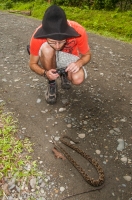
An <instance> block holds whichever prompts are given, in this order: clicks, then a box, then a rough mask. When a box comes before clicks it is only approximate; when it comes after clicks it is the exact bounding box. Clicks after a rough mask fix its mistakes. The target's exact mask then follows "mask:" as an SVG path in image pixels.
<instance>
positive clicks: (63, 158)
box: [52, 147, 66, 160]
mask: <svg viewBox="0 0 132 200" xmlns="http://www.w3.org/2000/svg"><path fill="white" fill-rule="evenodd" d="M52 151H53V153H54V155H55V157H56V158H61V159H62V160H65V159H66V158H65V156H64V155H63V154H62V153H60V152H59V151H58V150H57V149H56V148H55V147H54V148H53V149H52Z"/></svg>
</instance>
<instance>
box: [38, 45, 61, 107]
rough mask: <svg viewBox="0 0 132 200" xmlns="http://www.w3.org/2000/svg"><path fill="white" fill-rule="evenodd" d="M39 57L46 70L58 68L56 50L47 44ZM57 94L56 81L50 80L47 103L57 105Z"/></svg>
mask: <svg viewBox="0 0 132 200" xmlns="http://www.w3.org/2000/svg"><path fill="white" fill-rule="evenodd" d="M39 56H40V62H41V65H42V67H43V68H44V69H45V70H50V69H55V68H56V56H55V50H54V49H53V48H51V47H50V45H49V44H48V43H47V42H46V43H44V44H43V45H42V46H41V48H40V51H39ZM56 92H57V91H56V82H55V80H48V87H47V90H46V93H45V99H46V102H47V103H49V104H54V103H56V100H57V95H56Z"/></svg>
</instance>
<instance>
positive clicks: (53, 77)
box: [46, 69, 59, 81]
mask: <svg viewBox="0 0 132 200" xmlns="http://www.w3.org/2000/svg"><path fill="white" fill-rule="evenodd" d="M46 76H47V78H48V79H49V80H50V81H52V80H56V79H57V78H58V77H59V74H58V73H56V69H50V70H48V71H47V72H46Z"/></svg>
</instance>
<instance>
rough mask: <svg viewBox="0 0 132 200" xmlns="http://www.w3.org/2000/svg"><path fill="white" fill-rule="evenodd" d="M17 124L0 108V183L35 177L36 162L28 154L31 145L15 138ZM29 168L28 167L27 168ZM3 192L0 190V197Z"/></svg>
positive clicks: (11, 116) (30, 150)
mask: <svg viewBox="0 0 132 200" xmlns="http://www.w3.org/2000/svg"><path fill="white" fill-rule="evenodd" d="M17 131H18V129H17V122H15V121H14V120H13V114H12V113H4V111H3V106H0V182H1V183H2V181H3V178H5V177H6V178H7V179H10V178H11V177H12V176H15V178H16V179H17V180H20V179H22V178H23V177H27V178H29V177H31V176H32V175H37V170H36V169H37V168H36V161H32V160H31V157H30V153H31V152H32V144H31V143H30V141H29V140H28V139H24V140H20V139H19V138H17ZM29 166H30V167H29ZM2 196H3V191H2V189H0V197H2Z"/></svg>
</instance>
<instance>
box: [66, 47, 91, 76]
mask: <svg viewBox="0 0 132 200" xmlns="http://www.w3.org/2000/svg"><path fill="white" fill-rule="evenodd" d="M90 59H91V52H90V50H89V51H88V52H87V53H86V54H84V55H81V58H80V59H78V60H77V61H76V62H74V63H71V64H70V65H68V66H67V68H66V71H69V72H72V73H76V72H78V71H79V70H80V68H81V67H83V66H84V65H86V64H87V63H88V62H89V61H90Z"/></svg>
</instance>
